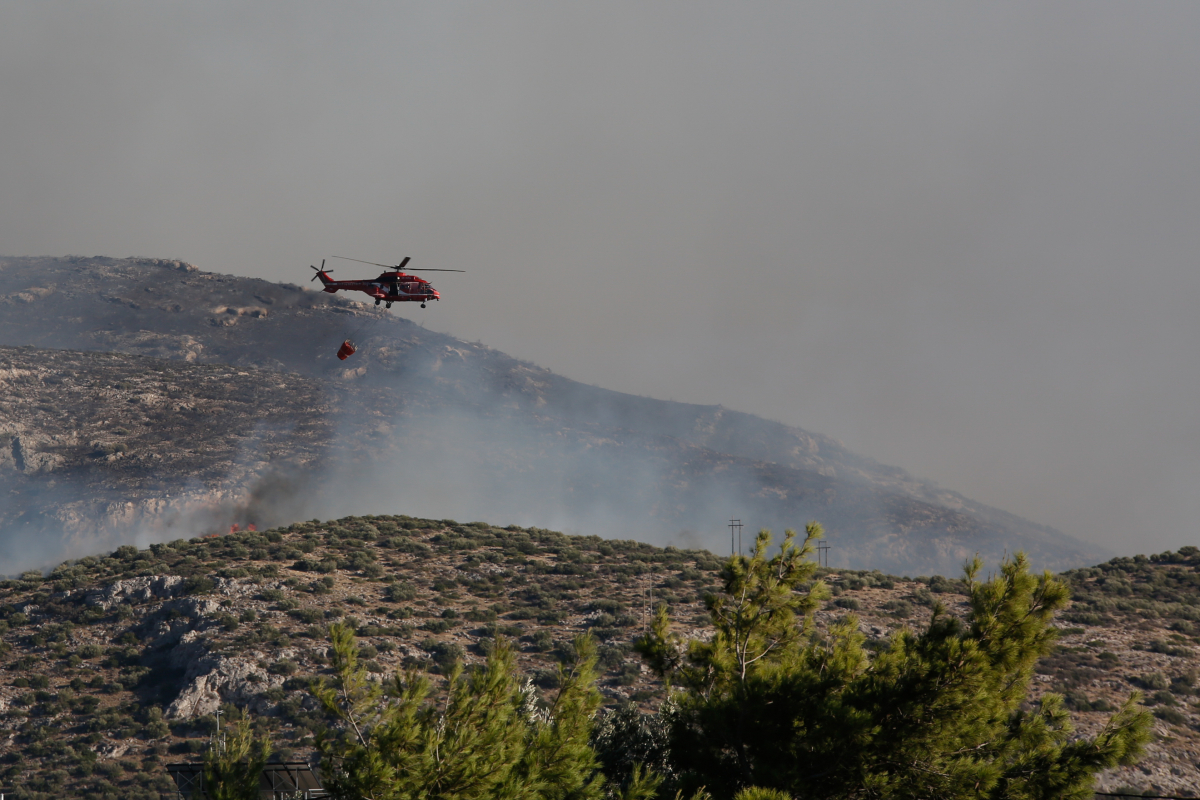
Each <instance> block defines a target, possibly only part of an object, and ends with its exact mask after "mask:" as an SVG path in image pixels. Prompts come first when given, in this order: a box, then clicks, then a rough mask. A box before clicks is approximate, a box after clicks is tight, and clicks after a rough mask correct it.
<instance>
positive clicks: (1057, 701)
mask: <svg viewBox="0 0 1200 800" xmlns="http://www.w3.org/2000/svg"><path fill="white" fill-rule="evenodd" d="M818 536H820V528H819V526H817V525H815V524H812V525H810V526H809V528H808V531H807V537H806V540H805V542H804V544H803V545H802V546H800V547H797V546H796V545H795V544H794V539H793V537H794V535H793V534H792V533H791V532H790V531H789V532H788V535H787V538H786V539H785V541H784V543H783V546H782V549H781V552H780V553H779V554H778V555H776V556H775V557H774V558H769V559H768V558H767V555H766V554H767V549H768V546H769V544H770V535H769V534H768V533H767V532H766V531H764V532H762V533H760V535H759V538H758V541H757V543H756V548H755V553H754V555H753V556H752V557H745V556H735V557H732V558H731V559H730V561H729V562H728V566H727V568H726V571H725V575H724V578H725V593H724V594H723V595H721V596H719V597H714V598H712V599H711V600H710V601H709V610H710V614H711V615H712V617H713V620H714V624H715V627H716V633H715V635H714V637H713V638H712V640H711V641H708V642H703V641H695V640H693V641H690V642H687V643H686V646H685V643H684V642H682V641H680V640H679V639H677V638H676V637H675V636H673V635H672V634H670V632H669V628H668V627H667V618H666V615H665V613H661V612H660V614H659V617H658V618H657V620H656V623H655V628H654V632H653V634H652V635H650V636H648V637H645V638H644V639H642V640H639V643H638V644H639V648H640V649H641V651H642V652H643V654H644V655H645V657H646V658H647V661H648V662H649V663H650V664H651V666H653V667H654V668H655V669H656V670H658V671H659V672H660V673H662V674H663V675H664V677H667V678H670V679H671V680H673V681H674V682H675V683H676V685H678V686H679V688H680V690H681V691H680V692H679V693H678V694H677V695H676V697H677V698H678V702H679V708H678V712H677V715H676V717H675V718H674V720H673V724H672V727H671V730H672V740H671V746H670V752H671V759H672V762H673V764H674V766H675V769H676V770H677V771H678V773H679V776H680V777H679V780H680V783H681V785H683V786H685V787H688V786H693V787H698V786H700V785H704V786H707V787H708V789H709V790H710V791H713V792H714V794H716V795H717V796H718V797H730V796H733V795H734V794H736V793H737V792H738V791H739V790H740V789H745V788H749V787H762V788H767V789H771V790H774V791H776V792H783V793H786V794H787V795H790V796H793V797H797V798H801V797H802V798H831V799H832V798H847V797H888V798H911V799H912V800H917V799H918V798H929V797H947V798H1009V797H1013V798H1016V797H1020V798H1045V799H1046V800H1049V799H1050V798H1078V800H1083V798H1088V797H1090V796H1091V782H1092V778H1093V776H1094V775H1095V774H1096V773H1097V772H1099V771H1100V770H1102V769H1105V768H1108V767H1112V766H1116V765H1117V764H1129V763H1132V762H1133V761H1134V759H1135V758H1136V756H1137V755H1138V754H1139V753H1140V751H1141V748H1142V746H1143V745H1144V743H1145V742H1146V740H1147V738H1148V733H1149V719H1148V715H1147V714H1146V713H1145V712H1144V711H1139V710H1137V709H1136V707H1135V705H1134V702H1135V700H1136V698H1134V699H1131V700H1130V701H1129V702H1128V703H1126V705H1125V706H1124V707H1123V708H1122V709H1121V710H1120V711H1118V712H1117V714H1116V715H1115V716H1114V717H1113V718H1112V720H1111V721H1110V722H1109V724H1108V726H1107V727H1105V729H1104V730H1103V731H1102V732H1101V733H1100V734H1099V735H1098V736H1097V737H1096V738H1095V739H1087V738H1076V737H1075V736H1074V735H1073V732H1072V727H1071V725H1070V722H1069V719H1068V717H1067V713H1066V711H1065V710H1064V709H1063V701H1062V698H1060V697H1057V696H1054V695H1048V696H1046V697H1044V698H1043V699H1042V701H1041V702H1040V703H1039V704H1037V705H1035V706H1034V707H1033V708H1032V709H1028V710H1025V709H1023V708H1022V704H1023V703H1024V701H1025V698H1026V692H1027V689H1028V685H1029V681H1030V679H1031V676H1032V674H1033V667H1034V664H1035V663H1036V662H1037V660H1038V659H1039V658H1040V657H1041V656H1043V655H1045V654H1046V653H1047V652H1048V651H1049V650H1050V648H1051V647H1052V645H1053V641H1054V633H1055V632H1054V630H1053V629H1052V628H1050V626H1049V623H1050V620H1051V619H1052V617H1053V614H1054V612H1055V611H1056V610H1058V609H1060V608H1061V607H1062V606H1063V605H1064V604H1065V603H1066V601H1067V588H1066V587H1065V585H1063V584H1062V583H1060V582H1058V581H1056V580H1055V579H1053V578H1052V577H1051V576H1049V575H1048V574H1047V575H1043V576H1042V577H1040V578H1035V577H1033V576H1031V575H1029V574H1028V571H1027V568H1026V562H1025V559H1024V556H1023V555H1022V554H1018V555H1017V556H1016V557H1015V558H1014V559H1013V560H1012V561H1009V562H1007V563H1005V564H1004V565H1003V566H1002V568H1001V571H1000V574H999V575H997V576H996V577H995V578H993V579H992V580H989V581H987V582H985V583H978V582H977V581H976V580H975V576H976V573H977V570H978V569H979V565H978V563H976V564H974V565H973V566H972V567H971V568H970V569H968V571H967V573H966V579H965V585H966V587H967V591H968V592H969V597H970V609H971V610H970V614H969V617H968V620H967V623H966V624H965V625H964V624H963V623H961V622H959V621H958V620H957V619H955V618H953V617H948V616H946V615H945V613H944V612H943V611H942V610H941V609H940V607H937V606H936V605H935V609H934V616H933V619H932V621H931V622H930V624H929V626H928V628H926V630H925V631H923V632H922V633H919V634H914V633H911V632H902V633H900V634H898V635H897V636H895V637H894V638H893V639H892V641H891V642H890V644H889V645H888V646H887V647H885V648H883V649H880V650H879V651H878V652H877V653H876V654H875V655H874V656H871V655H870V654H869V653H868V651H867V650H866V649H864V647H863V636H862V635H861V634H860V633H858V630H857V623H856V621H855V620H854V619H853V618H852V617H851V618H848V619H845V620H843V621H842V622H840V623H838V624H836V625H834V626H832V627H831V629H830V630H829V631H828V633H827V635H826V636H825V637H822V638H818V637H813V636H810V635H808V634H807V633H806V631H807V620H808V619H809V617H810V616H811V613H812V610H813V608H814V606H815V605H816V603H817V602H819V599H820V589H821V585H820V584H819V583H817V584H812V588H811V589H809V590H808V591H797V587H799V586H801V585H804V584H806V582H807V581H808V580H809V578H810V576H811V575H812V573H813V571H814V567H813V565H812V562H811V561H807V560H806V556H807V555H808V554H809V552H810V551H811V543H812V541H813V540H814V539H815V538H817V537H818Z"/></svg>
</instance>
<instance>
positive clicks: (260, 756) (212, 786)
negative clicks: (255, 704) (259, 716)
mask: <svg viewBox="0 0 1200 800" xmlns="http://www.w3.org/2000/svg"><path fill="white" fill-rule="evenodd" d="M270 756H271V742H270V739H268V738H266V737H258V736H255V734H254V731H253V728H252V726H251V724H250V722H249V720H247V719H245V718H243V719H239V720H237V721H235V722H233V723H232V724H230V725H229V726H227V727H226V729H225V733H224V735H223V736H219V737H218V739H217V742H216V743H215V744H214V747H212V748H210V749H209V751H208V752H207V753H205V755H204V792H205V797H208V798H210V799H211V800H259V797H260V794H261V793H260V790H259V782H260V781H261V780H262V771H263V767H265V766H266V764H267V759H268V758H270Z"/></svg>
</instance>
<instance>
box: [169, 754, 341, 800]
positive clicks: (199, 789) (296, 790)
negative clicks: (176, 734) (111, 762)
mask: <svg viewBox="0 0 1200 800" xmlns="http://www.w3.org/2000/svg"><path fill="white" fill-rule="evenodd" d="M167 774H168V775H170V776H171V780H173V781H175V788H176V790H177V794H176V797H177V798H181V799H182V800H207V798H208V795H207V794H206V793H205V791H204V765H203V764H200V763H195V762H190V763H186V764H167ZM258 789H259V796H260V797H261V798H262V800H284V798H287V800H318V798H324V797H329V792H327V791H325V790H324V789H323V788H321V777H320V775H318V774H317V772H316V770H315V769H314V768H313V767H312V766H310V765H309V764H308V762H306V761H285V762H273V763H269V764H267V765H266V766H265V767H263V771H262V777H261V778H260V779H259V782H258Z"/></svg>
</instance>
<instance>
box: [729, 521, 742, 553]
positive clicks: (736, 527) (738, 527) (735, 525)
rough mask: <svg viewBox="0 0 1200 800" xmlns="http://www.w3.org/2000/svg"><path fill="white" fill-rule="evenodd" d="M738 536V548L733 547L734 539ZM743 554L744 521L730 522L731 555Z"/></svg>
mask: <svg viewBox="0 0 1200 800" xmlns="http://www.w3.org/2000/svg"><path fill="white" fill-rule="evenodd" d="M735 531H736V536H737V547H736V548H735V547H734V546H733V537H734V536H735ZM741 552H742V521H741V520H740V519H731V520H729V554H730V555H734V554H735V553H741Z"/></svg>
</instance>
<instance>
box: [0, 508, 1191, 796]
mask: <svg viewBox="0 0 1200 800" xmlns="http://www.w3.org/2000/svg"><path fill="white" fill-rule="evenodd" d="M719 569H720V562H719V560H718V559H717V558H716V557H714V556H713V555H712V554H710V553H708V552H706V551H701V550H680V549H675V548H657V547H653V546H650V545H646V544H640V543H637V542H632V541H620V540H605V539H600V538H598V537H578V536H567V535H563V534H560V533H555V532H552V531H548V530H544V529H539V528H532V529H523V528H517V527H515V526H510V527H507V528H497V527H493V526H491V525H488V524H486V523H482V522H475V523H469V524H460V523H458V522H455V521H453V520H427V519H414V518H411V517H403V516H401V517H353V518H346V519H341V520H337V521H335V522H327V523H319V522H316V521H313V522H307V523H298V524H293V525H289V526H287V527H286V528H280V529H272V530H267V531H259V532H238V533H236V534H229V535H224V536H207V537H197V538H192V539H182V538H181V539H178V540H176V541H173V542H170V543H166V544H154V545H152V546H151V547H149V548H148V549H138V548H136V547H132V546H122V547H120V548H118V549H117V550H116V551H115V552H112V553H111V554H109V555H106V556H100V557H87V558H82V559H80V560H78V561H74V562H68V563H64V564H62V565H61V566H59V567H58V568H56V569H55V570H54V571H53V572H51V573H50V574H49V575H48V576H45V577H43V575H42V574H41V573H38V572H29V573H26V574H24V575H22V576H21V577H20V578H19V579H15V580H9V581H6V582H4V583H3V584H0V617H2V618H3V620H2V621H0V728H2V729H3V730H4V731H5V735H4V736H0V785H2V786H13V785H17V784H19V785H20V786H22V787H24V788H25V789H26V791H27V794H25V795H23V797H29V798H50V797H63V796H71V797H111V798H118V797H120V798H141V797H145V798H150V797H157V794H155V793H156V792H157V791H159V790H161V789H164V788H167V787H168V783H167V781H168V778H167V777H166V772H165V764H167V763H172V762H178V761H185V760H188V759H194V758H197V757H198V756H199V754H200V753H202V752H203V750H204V749H205V747H206V746H207V743H208V736H209V735H210V733H211V731H212V730H213V728H214V726H215V722H216V717H215V712H216V711H217V709H218V708H220V707H224V708H226V710H227V711H231V712H232V711H234V710H235V709H246V710H248V711H250V712H251V713H252V714H253V715H255V716H256V717H257V719H258V725H259V726H260V727H261V728H264V729H267V730H269V731H270V732H271V735H272V736H273V737H274V740H275V741H276V743H277V752H278V754H279V756H280V757H281V758H284V759H299V758H309V757H310V756H311V752H312V750H311V744H312V739H311V731H312V728H313V726H314V725H316V724H319V723H320V718H319V715H318V714H317V712H316V706H315V704H314V703H313V701H312V700H311V698H310V697H309V695H308V693H307V691H306V686H307V685H308V683H309V681H310V680H311V679H312V677H313V676H319V675H321V674H324V673H326V671H327V669H328V662H327V657H326V644H327V643H326V633H325V626H326V625H327V623H329V622H330V621H333V620H345V621H348V622H351V623H352V624H354V625H355V626H356V627H357V630H358V633H359V636H360V640H361V645H362V649H361V652H360V655H361V656H362V657H363V658H364V659H365V660H366V661H367V662H368V664H369V668H370V669H371V670H372V671H374V672H377V673H380V674H387V673H391V672H393V671H395V670H398V669H402V668H417V669H422V670H426V671H428V672H430V673H431V674H433V675H434V676H437V675H439V674H441V673H442V671H443V670H444V669H445V668H446V667H447V665H449V664H450V663H451V662H453V661H455V660H462V661H465V662H466V663H467V664H472V663H479V662H480V661H481V660H482V659H483V658H484V657H485V655H486V653H487V652H488V650H489V648H490V647H491V646H492V644H493V643H494V642H495V641H496V638H497V637H501V636H503V637H507V638H509V639H511V640H514V641H515V642H516V643H517V645H518V648H519V655H518V657H519V665H520V668H521V669H522V670H523V672H524V673H525V674H527V675H528V676H529V678H530V679H532V680H533V682H534V683H535V684H536V685H537V686H538V687H540V688H541V689H543V690H545V689H550V688H552V687H553V686H554V684H555V681H556V672H555V669H554V668H555V665H556V663H557V662H558V661H559V660H561V659H563V658H564V657H567V656H568V655H569V652H570V649H571V646H572V645H571V641H572V639H573V637H574V636H575V635H577V634H579V633H581V632H583V631H590V632H591V633H592V635H593V636H595V637H596V638H597V639H598V640H599V642H600V643H601V647H600V658H601V665H602V670H603V677H602V679H601V690H602V693H603V695H604V698H605V703H606V705H607V706H608V707H610V708H611V707H615V706H617V705H619V704H622V703H634V704H637V705H639V706H641V707H642V708H653V707H655V706H656V705H657V704H658V703H659V702H661V700H662V698H663V687H662V686H661V684H659V683H658V682H657V681H656V680H654V679H652V677H651V676H650V675H649V673H648V672H647V670H646V669H645V668H644V667H643V666H642V665H641V662H640V660H639V658H638V657H637V656H636V655H635V654H634V653H632V651H631V642H632V639H633V638H634V637H635V636H636V635H637V634H638V633H640V632H641V631H642V629H643V624H644V621H645V609H646V606H647V604H648V602H651V601H652V602H654V603H667V604H668V605H669V607H670V609H671V613H672V616H673V619H674V620H675V623H676V625H677V626H678V627H679V629H680V632H681V633H685V634H687V635H690V636H702V635H704V633H705V631H706V630H707V629H708V627H707V626H708V619H707V617H706V615H705V613H704V609H703V603H702V598H703V595H704V594H705V593H707V592H710V591H713V590H715V589H716V588H717V586H718V573H719ZM821 574H822V576H823V577H824V579H825V580H826V581H827V582H828V583H829V584H830V585H831V587H832V589H833V596H832V597H831V598H830V600H829V601H828V603H826V606H825V608H824V609H822V610H820V611H818V612H817V622H818V625H819V626H826V625H828V624H829V623H830V622H832V621H833V620H836V619H838V618H841V617H843V616H844V615H846V614H848V613H854V614H857V615H858V617H859V619H860V627H861V629H862V630H863V632H864V633H865V634H866V635H867V637H868V640H869V645H870V643H874V645H873V646H881V645H882V644H883V643H884V642H885V641H886V640H887V638H888V637H889V636H890V635H891V633H892V632H893V631H896V630H897V629H900V628H902V627H904V626H921V625H924V624H926V623H927V621H928V619H929V615H930V609H931V607H932V606H933V605H934V604H936V603H942V604H943V605H945V606H946V607H947V608H948V610H949V611H950V612H951V613H956V614H960V615H962V614H964V613H965V610H966V609H965V603H964V597H963V596H962V595H961V594H960V591H961V590H962V588H963V587H962V585H961V583H960V582H958V581H956V580H953V579H945V578H940V577H933V578H925V577H918V578H909V577H895V576H888V575H885V574H883V573H880V572H852V571H846V570H838V571H831V570H828V569H823V570H821ZM1066 577H1067V578H1068V579H1069V580H1070V581H1071V582H1072V584H1073V586H1074V589H1075V600H1074V604H1073V606H1072V608H1071V609H1070V610H1069V611H1068V612H1067V613H1066V614H1065V615H1064V617H1063V619H1062V620H1061V621H1060V623H1059V624H1060V628H1061V635H1062V636H1061V646H1060V647H1059V648H1058V651H1057V652H1056V653H1054V654H1053V655H1051V656H1050V657H1049V658H1047V659H1046V660H1044V661H1043V662H1042V663H1041V665H1040V666H1039V669H1038V672H1039V675H1038V676H1037V682H1036V690H1035V695H1036V694H1040V693H1042V692H1044V691H1050V690H1053V691H1058V692H1064V693H1065V694H1066V696H1067V698H1068V705H1069V707H1070V708H1071V709H1072V711H1073V716H1074V718H1075V720H1076V722H1077V725H1078V727H1079V728H1080V729H1081V730H1085V731H1094V730H1095V729H1096V728H1097V727H1098V726H1099V725H1100V724H1102V721H1103V719H1104V718H1105V716H1106V712H1107V711H1108V710H1109V709H1111V707H1113V706H1114V705H1116V704H1117V703H1118V702H1119V701H1120V700H1121V699H1122V698H1123V697H1125V696H1127V695H1128V694H1129V693H1130V692H1131V691H1133V690H1135V689H1141V690H1142V691H1144V692H1146V694H1147V702H1148V703H1149V704H1151V705H1152V708H1153V710H1154V713H1155V716H1156V717H1157V718H1158V722H1157V723H1156V726H1155V733H1156V741H1155V742H1154V743H1153V744H1152V745H1151V748H1150V754H1149V756H1148V757H1147V759H1146V760H1145V761H1144V762H1143V764H1142V765H1141V766H1140V767H1139V768H1133V769H1126V770H1123V771H1120V772H1117V773H1113V774H1109V775H1106V776H1105V778H1104V780H1103V784H1102V785H1103V786H1104V787H1106V788H1108V789H1110V790H1111V789H1117V788H1134V789H1137V790H1139V791H1149V792H1151V793H1157V794H1175V795H1181V796H1195V795H1196V793H1200V766H1198V764H1197V762H1198V760H1200V759H1198V758H1197V755H1198V754H1197V746H1198V744H1200V732H1198V729H1200V707H1198V704H1197V701H1196V691H1197V690H1196V679H1197V675H1196V667H1197V663H1198V658H1197V651H1196V645H1197V643H1198V641H1200V639H1198V638H1197V629H1196V627H1195V625H1196V624H1197V622H1198V621H1200V605H1198V604H1197V603H1198V601H1197V598H1198V596H1200V595H1198V594H1197V591H1196V588H1197V585H1198V584H1200V552H1198V551H1196V550H1195V549H1194V548H1189V549H1185V550H1184V551H1181V552H1180V553H1170V554H1163V555H1161V556H1156V557H1153V558H1145V557H1139V558H1137V559H1119V560H1115V561H1112V562H1108V563H1106V564H1103V565H1100V566H1098V567H1092V568H1088V569H1083V570H1079V571H1076V572H1073V573H1069V574H1068V575H1067V576H1066ZM1152 790H1154V791H1152Z"/></svg>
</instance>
